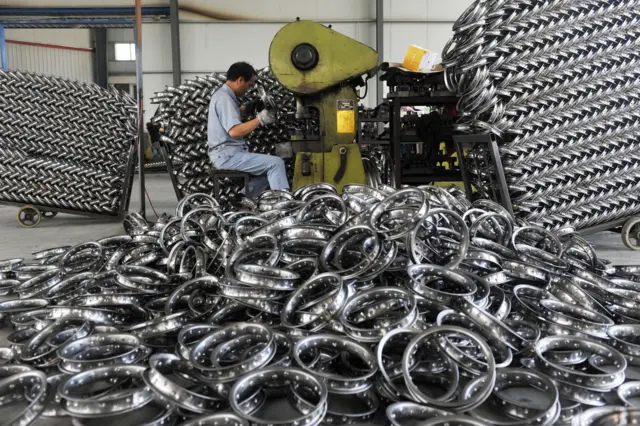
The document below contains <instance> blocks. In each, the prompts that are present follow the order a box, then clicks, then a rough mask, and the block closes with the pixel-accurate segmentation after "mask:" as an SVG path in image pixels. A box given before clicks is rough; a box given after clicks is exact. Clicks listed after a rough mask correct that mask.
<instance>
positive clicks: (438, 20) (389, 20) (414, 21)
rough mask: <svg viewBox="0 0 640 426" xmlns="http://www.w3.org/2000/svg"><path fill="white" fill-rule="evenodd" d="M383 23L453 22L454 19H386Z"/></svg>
mask: <svg viewBox="0 0 640 426" xmlns="http://www.w3.org/2000/svg"><path fill="white" fill-rule="evenodd" d="M384 23H385V24H452V25H453V24H455V23H456V21H449V20H446V19H387V20H386V21H384Z"/></svg>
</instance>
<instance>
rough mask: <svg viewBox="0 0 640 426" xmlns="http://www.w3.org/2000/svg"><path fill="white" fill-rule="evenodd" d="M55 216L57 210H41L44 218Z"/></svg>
mask: <svg viewBox="0 0 640 426" xmlns="http://www.w3.org/2000/svg"><path fill="white" fill-rule="evenodd" d="M56 216H58V212H52V211H49V210H42V217H44V218H45V219H53V218H54V217H56Z"/></svg>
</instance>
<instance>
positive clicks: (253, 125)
mask: <svg viewBox="0 0 640 426" xmlns="http://www.w3.org/2000/svg"><path fill="white" fill-rule="evenodd" d="M259 126H260V120H259V119H258V118H257V117H256V118H254V119H253V120H249V121H247V122H246V123H241V124H236V125H235V126H233V127H232V128H231V129H229V132H228V133H229V136H231V137H232V138H234V139H237V138H242V137H244V136H247V135H248V134H249V133H251V132H253V131H254V130H255V129H257V128H258V127H259Z"/></svg>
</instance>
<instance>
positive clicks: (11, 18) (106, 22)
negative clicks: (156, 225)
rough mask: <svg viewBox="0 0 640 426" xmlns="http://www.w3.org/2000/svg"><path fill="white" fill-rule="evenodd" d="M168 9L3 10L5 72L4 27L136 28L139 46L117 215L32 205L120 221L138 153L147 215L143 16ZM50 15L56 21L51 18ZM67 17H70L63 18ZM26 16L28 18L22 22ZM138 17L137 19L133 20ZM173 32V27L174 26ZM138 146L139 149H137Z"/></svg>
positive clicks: (1, 40)
mask: <svg viewBox="0 0 640 426" xmlns="http://www.w3.org/2000/svg"><path fill="white" fill-rule="evenodd" d="M169 14H170V8H169V7H142V4H141V0H136V7H135V8H131V7H116V8H110V7H103V8H0V58H1V59H2V69H4V70H6V69H8V66H9V64H8V59H7V53H6V52H7V51H6V39H5V36H4V30H5V28H105V27H106V28H133V30H134V36H135V47H136V79H137V98H138V99H137V100H138V140H137V141H132V143H131V146H130V149H129V160H128V163H127V168H126V173H125V180H124V188H123V192H122V199H121V202H120V209H119V212H118V215H117V216H114V215H108V214H99V213H90V212H81V211H76V210H69V209H63V208H54V207H49V206H42V205H31V206H32V207H35V208H37V209H39V210H41V211H50V212H60V213H69V214H74V215H80V216H89V217H101V218H109V219H116V220H121V219H122V218H123V217H124V215H125V214H126V213H127V211H128V209H129V203H130V200H131V191H132V188H133V176H134V174H135V162H134V153H135V151H137V152H138V160H139V166H140V169H139V170H140V203H141V209H140V213H141V214H142V215H143V216H145V193H146V191H145V186H144V149H142V148H143V145H144V140H143V139H144V123H143V119H142V117H143V91H142V90H143V84H142V17H143V16H148V15H151V16H157V15H166V16H169ZM48 16H54V17H55V18H52V19H49V18H48ZM60 16H65V17H66V16H68V17H69V18H60ZM23 17H27V19H23ZM133 17H135V19H132V18H133ZM172 29H173V27H172ZM136 143H137V148H136ZM0 204H2V205H9V206H18V207H20V206H25V205H26V204H24V203H16V202H0Z"/></svg>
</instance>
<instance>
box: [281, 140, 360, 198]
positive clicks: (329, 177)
mask: <svg viewBox="0 0 640 426" xmlns="http://www.w3.org/2000/svg"><path fill="white" fill-rule="evenodd" d="M343 153H344V154H343ZM343 158H344V160H343ZM343 161H346V162H345V163H344V164H343ZM341 165H342V166H343V167H342V169H341ZM340 175H342V176H340ZM336 177H337V178H338V179H335V178H336ZM319 182H326V183H329V184H331V185H333V186H335V188H336V189H337V190H338V193H342V187H343V186H344V185H348V184H355V183H359V184H363V185H364V184H366V183H367V178H366V175H365V172H364V166H363V165H362V157H361V156H360V148H359V147H358V145H356V144H354V143H350V144H346V145H334V146H333V148H332V149H331V152H299V153H298V154H297V155H296V166H295V171H294V175H293V190H294V191H295V190H296V189H298V188H301V187H303V186H305V185H309V184H312V183H319Z"/></svg>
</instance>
